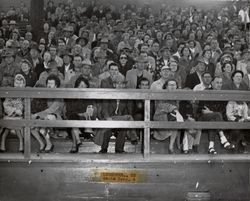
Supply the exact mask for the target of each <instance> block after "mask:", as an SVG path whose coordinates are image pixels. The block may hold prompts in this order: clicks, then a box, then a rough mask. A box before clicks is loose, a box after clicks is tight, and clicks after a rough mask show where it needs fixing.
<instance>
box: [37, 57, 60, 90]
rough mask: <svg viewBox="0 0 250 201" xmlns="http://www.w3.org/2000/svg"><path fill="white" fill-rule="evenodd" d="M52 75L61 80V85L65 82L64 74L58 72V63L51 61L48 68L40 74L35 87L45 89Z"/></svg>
mask: <svg viewBox="0 0 250 201" xmlns="http://www.w3.org/2000/svg"><path fill="white" fill-rule="evenodd" d="M50 75H56V76H57V77H58V78H59V79H60V83H62V82H63V74H62V73H61V72H60V71H59V70H58V67H57V63H56V62H55V61H50V62H49V63H48V68H47V69H46V70H45V71H43V72H42V73H41V74H40V76H39V79H38V81H37V82H36V84H35V85H36V86H40V87H45V86H46V85H47V84H46V80H47V78H48V77H49V76H50ZM62 84H63V83H62Z"/></svg>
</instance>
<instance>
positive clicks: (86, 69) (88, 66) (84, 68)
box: [81, 64, 91, 77]
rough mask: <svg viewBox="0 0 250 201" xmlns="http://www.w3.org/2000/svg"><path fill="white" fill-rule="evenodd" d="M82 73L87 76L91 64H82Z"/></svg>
mask: <svg viewBox="0 0 250 201" xmlns="http://www.w3.org/2000/svg"><path fill="white" fill-rule="evenodd" d="M81 71H82V74H83V75H84V76H86V77H88V76H89V75H90V73H91V66H90V65H87V64H83V65H82V68H81Z"/></svg>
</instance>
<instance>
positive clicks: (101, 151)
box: [99, 149, 108, 154]
mask: <svg viewBox="0 0 250 201" xmlns="http://www.w3.org/2000/svg"><path fill="white" fill-rule="evenodd" d="M99 153H100V154H106V153H108V150H107V149H101V150H100V151H99Z"/></svg>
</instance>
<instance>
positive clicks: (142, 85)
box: [139, 80, 150, 89]
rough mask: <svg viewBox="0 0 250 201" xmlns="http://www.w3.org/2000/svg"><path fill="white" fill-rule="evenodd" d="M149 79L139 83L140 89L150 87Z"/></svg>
mask: <svg viewBox="0 0 250 201" xmlns="http://www.w3.org/2000/svg"><path fill="white" fill-rule="evenodd" d="M149 87H150V86H149V81H148V80H142V81H141V82H140V84H139V88H140V89H149Z"/></svg>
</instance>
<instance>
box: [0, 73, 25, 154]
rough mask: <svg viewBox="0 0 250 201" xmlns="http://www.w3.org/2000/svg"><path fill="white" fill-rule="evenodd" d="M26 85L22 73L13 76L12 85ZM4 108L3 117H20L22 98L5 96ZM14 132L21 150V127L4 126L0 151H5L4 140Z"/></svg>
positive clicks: (22, 104)
mask: <svg viewBox="0 0 250 201" xmlns="http://www.w3.org/2000/svg"><path fill="white" fill-rule="evenodd" d="M25 86H26V81H25V78H24V77H23V75H21V74H16V75H15V78H14V87H16V88H24V87H25ZM3 109H4V114H5V115H4V117H3V118H4V119H22V118H23V112H24V100H23V99H22V98H6V99H5V100H4V102H3ZM10 132H12V133H16V134H17V137H18V138H19V152H23V151H24V150H23V133H22V129H21V128H18V127H17V128H15V127H11V128H10V127H7V128H5V130H4V132H3V134H2V138H1V147H0V152H5V151H6V147H5V141H6V138H7V136H8V134H9V133H10Z"/></svg>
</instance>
